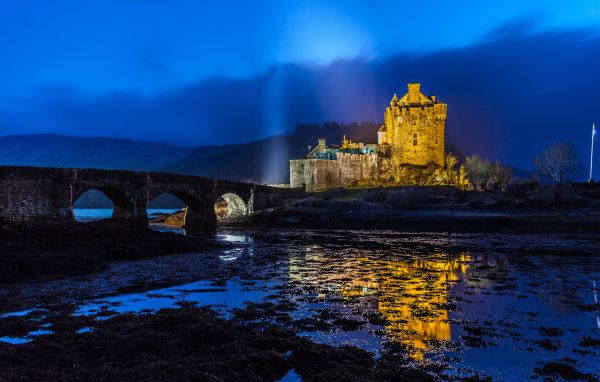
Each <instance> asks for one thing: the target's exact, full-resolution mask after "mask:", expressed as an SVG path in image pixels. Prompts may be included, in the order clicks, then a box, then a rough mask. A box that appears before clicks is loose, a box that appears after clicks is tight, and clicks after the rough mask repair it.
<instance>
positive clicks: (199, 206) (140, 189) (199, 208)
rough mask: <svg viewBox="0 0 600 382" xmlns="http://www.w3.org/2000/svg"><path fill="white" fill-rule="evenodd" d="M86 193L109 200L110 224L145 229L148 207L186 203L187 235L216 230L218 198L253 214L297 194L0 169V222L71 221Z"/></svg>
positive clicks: (171, 177)
mask: <svg viewBox="0 0 600 382" xmlns="http://www.w3.org/2000/svg"><path fill="white" fill-rule="evenodd" d="M91 189H97V190H99V191H101V192H103V193H104V194H105V195H106V196H107V197H108V198H109V199H110V200H111V201H112V203H113V215H112V218H113V219H114V220H119V221H123V222H127V224H135V225H139V226H143V227H146V226H147V225H148V214H147V212H146V207H147V205H148V203H149V202H150V201H152V200H153V199H154V198H156V197H158V196H159V195H162V194H165V193H170V194H173V195H175V196H177V197H178V198H179V199H181V200H182V201H183V202H184V203H186V204H187V207H188V208H187V213H186V216H185V227H186V230H187V231H188V232H194V231H196V232H201V231H205V230H212V229H214V228H216V225H217V219H216V215H215V210H214V204H215V201H216V200H217V199H218V198H219V197H222V196H223V195H231V194H234V195H237V196H238V197H239V198H241V200H243V201H244V204H245V209H246V213H253V212H255V211H260V210H262V209H265V208H269V207H271V206H273V205H275V204H276V203H278V202H281V201H282V200H284V199H286V198H290V197H293V196H295V195H296V196H297V195H298V194H299V193H300V192H302V191H299V190H296V189H286V188H277V187H270V186H265V185H259V184H254V183H244V182H235V181H226V180H219V179H209V178H203V177H198V176H190V175H180V174H167V173H154V172H134V171H123V170H96V169H77V168H49V167H17V166H0V220H6V221H11V222H30V221H57V222H58V221H60V222H74V220H75V218H74V214H73V203H74V202H75V201H76V200H77V198H79V196H81V195H82V194H83V193H85V192H87V191H88V190H91Z"/></svg>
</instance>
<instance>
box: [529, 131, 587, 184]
mask: <svg viewBox="0 0 600 382" xmlns="http://www.w3.org/2000/svg"><path fill="white" fill-rule="evenodd" d="M534 162H535V166H536V167H537V169H538V171H539V172H540V173H542V174H543V175H546V176H548V177H549V178H550V179H552V182H554V187H555V191H556V194H557V196H558V194H559V192H560V190H561V189H562V186H563V185H564V184H565V183H568V182H571V181H573V180H575V179H577V178H578V177H579V176H581V174H582V171H583V167H582V165H581V160H580V159H579V156H578V155H577V151H576V150H575V148H574V147H573V146H572V145H571V144H569V143H564V142H556V143H553V144H551V145H550V146H548V148H546V149H545V150H544V151H542V152H541V153H540V154H539V155H538V156H537V157H536V158H535V160H534Z"/></svg>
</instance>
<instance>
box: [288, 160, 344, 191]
mask: <svg viewBox="0 0 600 382" xmlns="http://www.w3.org/2000/svg"><path fill="white" fill-rule="evenodd" d="M340 186H341V183H340V171H339V166H338V161H335V160H328V159H296V160H291V161H290V187H304V188H305V189H306V191H319V190H326V189H328V188H335V187H340Z"/></svg>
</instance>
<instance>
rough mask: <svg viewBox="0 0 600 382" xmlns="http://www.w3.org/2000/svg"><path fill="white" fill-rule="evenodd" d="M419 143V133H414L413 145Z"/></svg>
mask: <svg viewBox="0 0 600 382" xmlns="http://www.w3.org/2000/svg"><path fill="white" fill-rule="evenodd" d="M416 145H417V133H413V146H416Z"/></svg>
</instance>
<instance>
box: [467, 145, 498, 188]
mask: <svg viewBox="0 0 600 382" xmlns="http://www.w3.org/2000/svg"><path fill="white" fill-rule="evenodd" d="M465 169H466V170H467V179H468V180H469V182H471V184H472V185H473V188H474V189H476V190H477V189H481V190H484V191H487V190H488V189H489V183H490V180H491V179H492V177H493V176H494V172H495V168H494V165H493V164H492V162H490V161H489V160H487V159H483V158H481V157H480V156H479V155H477V154H475V155H471V156H470V157H467V158H466V159H465Z"/></svg>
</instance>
